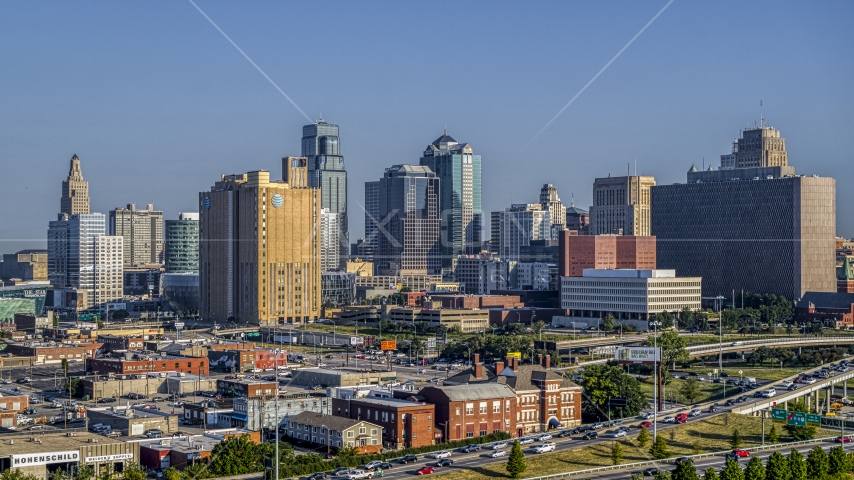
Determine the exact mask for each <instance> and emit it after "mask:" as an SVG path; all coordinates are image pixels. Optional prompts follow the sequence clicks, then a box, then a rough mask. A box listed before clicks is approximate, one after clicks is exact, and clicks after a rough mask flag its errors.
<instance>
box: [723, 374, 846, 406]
mask: <svg viewBox="0 0 854 480" xmlns="http://www.w3.org/2000/svg"><path fill="white" fill-rule="evenodd" d="M852 378H854V370H852V371H850V372H845V373H838V374H836V375H834V376H832V377H830V378H827V379H824V380H820V381H817V382H815V383H814V384H812V385H809V384H799V385H801V386H800V387H799V388H798V389H797V390H792V391H788V390H787V391H784V392H781V393H778V394H777V395H775V396H773V397H771V398H759V399H755V400H756V401H754V402H752V403H750V404H747V405H744V406H741V407H736V408H733V409H732V413H740V414H743V415H750V414H756V413H758V412H760V411H762V410H768V409H770V408H774V405H778V406H780V407H781V408H784V409H785V408H786V406H787V405H786V404H787V403H788V402H790V401H797V400H798V399H803V401H804V403H806V405H807V409H808V410H809V409H810V408H813V405H814V406H815V407H814V408H815V410H816V412H817V413H823V412H824V413H827V412H828V411H829V409H830V402H827V401H826V402H825V403H824V409H823V412H822V411H820V410H819V403H818V393H819V392H820V391H822V390H825V397H824V398H825V399H829V398H830V395H831V394H832V393H833V390H834V389H835V388H836V386H837V385H838V384H841V385H842V395H843V397H847V396H848V380H851V379H852Z"/></svg>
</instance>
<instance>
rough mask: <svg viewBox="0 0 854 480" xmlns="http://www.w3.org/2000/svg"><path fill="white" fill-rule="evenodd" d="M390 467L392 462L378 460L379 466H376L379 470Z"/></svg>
mask: <svg viewBox="0 0 854 480" xmlns="http://www.w3.org/2000/svg"><path fill="white" fill-rule="evenodd" d="M391 467H392V464H390V463H388V462H380V466H379V467H377V468H379V469H380V470H388V469H389V468H391Z"/></svg>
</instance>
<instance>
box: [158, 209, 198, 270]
mask: <svg viewBox="0 0 854 480" xmlns="http://www.w3.org/2000/svg"><path fill="white" fill-rule="evenodd" d="M163 243H164V245H163V246H164V250H165V251H164V257H165V261H166V273H198V271H199V214H198V213H197V212H181V213H179V214H178V220H166V234H165V240H164V242H163Z"/></svg>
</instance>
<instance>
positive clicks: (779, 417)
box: [771, 408, 789, 423]
mask: <svg viewBox="0 0 854 480" xmlns="http://www.w3.org/2000/svg"><path fill="white" fill-rule="evenodd" d="M788 416H789V412H788V411H786V410H783V409H782V408H775V409H772V410H771V421H773V422H774V423H786V417H788Z"/></svg>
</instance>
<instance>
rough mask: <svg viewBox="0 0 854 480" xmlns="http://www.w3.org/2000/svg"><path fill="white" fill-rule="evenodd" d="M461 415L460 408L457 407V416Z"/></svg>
mask: <svg viewBox="0 0 854 480" xmlns="http://www.w3.org/2000/svg"><path fill="white" fill-rule="evenodd" d="M459 414H460V407H457V415H459Z"/></svg>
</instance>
